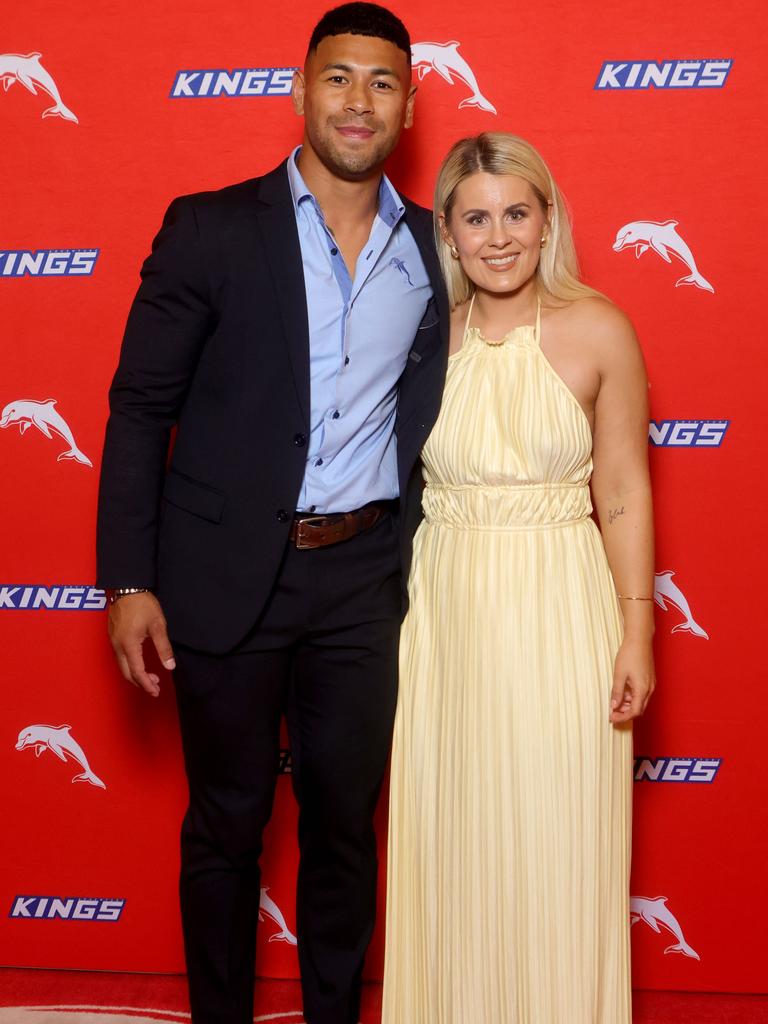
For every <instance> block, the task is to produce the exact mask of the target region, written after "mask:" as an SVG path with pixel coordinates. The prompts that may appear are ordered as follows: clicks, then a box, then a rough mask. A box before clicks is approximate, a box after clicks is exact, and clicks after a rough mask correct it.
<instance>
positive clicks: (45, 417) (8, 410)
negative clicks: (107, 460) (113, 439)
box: [0, 398, 93, 466]
mask: <svg viewBox="0 0 768 1024" xmlns="http://www.w3.org/2000/svg"><path fill="white" fill-rule="evenodd" d="M55 405H56V399H55V398H46V400H45V401H44V402H35V401H33V400H32V399H29V398H20V399H18V401H16V402H9V403H8V405H6V407H5V408H4V409H3V413H2V416H0V428H2V429H5V428H6V427H12V426H18V428H19V430H20V431H21V433H22V434H25V433H26V432H27V430H28V429H29V428H30V427H37V429H38V430H39V431H40V432H41V433H43V434H45V436H46V437H48V438H50V437H51V436H52V435H51V431H53V432H54V434H58V435H59V437H63V438H64V440H65V441H66V442H67V444H68V445H69V448H68V449H67V451H65V452H61V453H60V454H59V455H57V456H56V461H57V462H61V460H62V459H74V460H75V461H76V462H80V463H82V464H83V465H84V466H93V463H92V462H91V460H90V459H89V458H88V456H87V455H86V454H85V453H84V452H81V451H80V449H79V448H78V447H77V445H76V444H75V438H74V435H73V434H72V431H71V430H70V429H69V425H68V424H67V421H66V420H65V419H64V417H63V416H61V415H60V414H59V413H58V412H57V411H56V410H55V409H54V406H55Z"/></svg>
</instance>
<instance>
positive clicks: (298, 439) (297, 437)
mask: <svg viewBox="0 0 768 1024" xmlns="http://www.w3.org/2000/svg"><path fill="white" fill-rule="evenodd" d="M293 443H294V444H295V445H296V447H297V448H303V447H304V445H305V444H306V443H307V439H306V437H305V436H304V435H303V434H294V435H293Z"/></svg>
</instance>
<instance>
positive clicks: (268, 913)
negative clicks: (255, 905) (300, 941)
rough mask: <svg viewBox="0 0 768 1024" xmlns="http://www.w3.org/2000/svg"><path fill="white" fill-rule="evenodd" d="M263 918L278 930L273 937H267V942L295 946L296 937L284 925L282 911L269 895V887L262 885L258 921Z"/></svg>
mask: <svg viewBox="0 0 768 1024" xmlns="http://www.w3.org/2000/svg"><path fill="white" fill-rule="evenodd" d="M265 917H268V918H269V919H270V920H271V921H274V923H275V924H276V925H277V927H278V928H279V929H280V931H278V932H275V934H274V935H270V936H269V939H268V941H269V942H288V943H289V944H290V945H291V946H295V945H296V936H295V935H294V934H293V932H292V931H291V930H290V928H289V927H288V925H287V924H286V921H285V918H284V917H283V912H282V910H281V909H280V907H278V905H277V904H276V903H275V901H274V900H273V899H272V897H271V896H270V895H269V886H265V885H262V887H261V897H260V900H259V920H260V921H263V920H264V918H265Z"/></svg>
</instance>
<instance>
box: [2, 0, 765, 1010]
mask: <svg viewBox="0 0 768 1024" xmlns="http://www.w3.org/2000/svg"><path fill="white" fill-rule="evenodd" d="M327 6H329V5H328V4H327V3H325V2H324V0H323V2H317V0H310V2H304V3H301V4H295V3H289V2H288V0H273V2H272V3H271V4H270V5H269V7H268V8H265V7H264V5H262V4H257V3H254V2H252V0H251V2H246V0H224V2H223V3H221V4H219V5H218V6H215V7H214V6H211V5H210V4H207V3H202V2H200V0H188V2H183V0H167V2H165V3H162V4H157V3H150V2H149V0H136V2H135V3H133V4H130V5H127V4H118V3H111V2H104V3H100V4H96V5H92V6H90V7H86V8H83V9H82V10H78V11H75V10H74V8H72V6H71V5H66V4H53V3H50V2H42V0H28V2H27V3H25V4H23V5H22V4H16V5H13V7H12V8H10V9H9V10H7V11H6V12H4V16H3V20H2V24H0V82H2V85H3V88H2V90H0V133H1V137H2V140H3V148H2V151H3V159H2V187H1V189H0V193H1V195H2V199H1V206H0V311H1V313H0V332H1V333H0V338H1V339H2V342H1V343H0V464H1V465H2V484H3V501H2V505H1V506H0V526H1V528H2V558H1V560H0V631H2V635H1V637H0V650H1V651H2V655H3V660H2V668H3V671H2V678H3V689H2V704H3V712H2V728H1V729H0V766H1V768H2V770H1V772H0V787H2V806H3V809H4V826H5V827H4V841H3V853H2V873H1V874H0V963H2V964H4V965H12V966H28V967H59V968H84V969H105V970H115V971H121V970H124V971H158V972H172V971H181V970H183V958H182V947H181V933H180V927H179V921H178V912H177V903H176V878H177V870H178V851H177V834H178V828H179V823H180V818H181V815H182V813H183V810H184V804H185V782H184V778H183V772H182V766H181V751H180V744H179V738H178V731H177V724H176V717H175V709H174V702H173V693H172V683H171V679H170V678H169V677H168V676H167V675H164V678H163V682H162V694H161V698H160V700H159V701H153V700H150V699H149V698H148V697H146V696H145V695H144V694H143V693H140V692H139V691H138V690H136V689H134V688H133V687H131V686H130V685H129V684H127V683H125V682H124V681H123V680H122V678H121V677H120V676H119V675H118V673H117V670H116V668H115V666H114V664H113V660H112V656H111V649H110V647H109V645H108V642H107V637H106V613H105V610H104V609H105V599H104V595H103V593H102V592H100V591H99V590H97V589H95V588H94V587H93V585H92V581H93V578H94V573H95V567H94V523H95V506H96V491H97V480H98V469H99V459H100V452H101V445H102V438H103V432H104V425H105V421H106V417H107V388H108V385H109V382H110V379H111V376H112V373H113V371H114V368H115V364H116V360H117V356H118V350H119V345H120V340H121V334H122V328H123V325H124V322H125V317H126V314H127V311H128V308H129V304H130V302H131V299H132V296H133V294H134V292H135V289H136V287H137V284H138V270H139V266H140V264H141V262H142V260H143V258H144V257H145V255H146V254H147V252H148V249H149V245H150V242H151V239H152V237H153V235H154V234H155V232H156V231H157V229H158V227H159V225H160V222H161V219H162V215H163V212H164V210H165V208H166V207H167V205H168V203H169V202H170V200H171V199H172V198H173V197H174V196H176V195H179V194H182V193H187V192H194V191H200V190H203V189H212V188H217V187H220V186H223V185H226V184H230V183H232V182H235V181H239V180H242V179H245V178H249V177H253V176H255V175H257V174H261V173H263V172H265V171H267V170H269V169H271V168H272V167H273V166H275V165H276V164H277V163H278V162H279V161H280V160H281V159H282V158H283V157H284V156H285V155H286V154H287V153H288V151H289V150H290V149H291V148H292V147H293V146H294V145H295V144H296V143H297V142H298V141H299V139H300V137H301V121H300V120H299V119H298V118H296V117H295V116H294V114H293V111H292V108H291V105H290V100H289V95H288V94H289V90H290V85H291V76H292V71H293V69H294V68H295V67H296V66H297V65H300V64H301V63H302V60H303V56H304V51H305V48H306V41H307V39H308V37H309V34H310V31H311V29H312V27H313V25H314V23H315V21H316V20H317V18H318V17H319V16H320V14H321V13H322V12H323V11H324V10H325V9H326V7H327ZM393 9H394V10H395V11H396V12H397V13H398V14H400V15H401V16H402V17H403V18H404V20H405V21H406V23H407V24H408V27H409V29H410V32H411V36H412V39H413V43H414V45H413V66H414V78H415V80H416V81H417V82H418V85H419V91H418V98H417V105H416V107H417V109H416V122H415V125H414V127H413V128H412V129H411V130H410V131H409V132H407V133H405V136H404V138H403V141H402V144H401V147H400V149H399V150H398V152H397V154H396V157H395V158H394V159H393V161H392V164H391V167H390V174H391V176H392V178H393V180H394V182H395V184H396V185H397V187H398V188H399V189H400V190H401V191H403V192H405V193H406V194H408V195H410V196H411V197H412V198H414V199H416V200H418V201H420V202H422V203H424V204H425V205H430V197H431V192H432V187H433V182H434V179H435V175H436V171H437V168H438V166H439V163H440V161H441V159H442V157H443V156H444V154H445V153H446V151H447V150H448V148H449V146H450V145H451V144H452V143H453V142H454V141H455V140H456V139H457V138H460V137H462V136H464V135H469V134H475V133H477V132H479V131H482V130H486V129H505V130H511V131H514V132H515V133H517V134H519V135H522V136H524V137H526V138H528V139H530V140H531V141H532V142H533V143H534V144H535V145H536V146H538V147H539V148H540V150H541V151H542V153H543V154H544V156H545V158H546V159H547V160H548V161H549V162H550V165H551V167H552V169H553V172H554V174H555V177H556V178H557V180H558V181H559V183H560V185H561V187H562V188H563V190H564V192H565V194H566V196H567V198H568V200H569V204H570V207H571V210H572V215H573V220H574V224H575V234H576V240H577V245H578V248H579V252H580V256H581V261H582V267H583V271H584V276H585V278H586V280H587V281H589V283H591V284H592V285H594V286H595V287H597V288H599V289H600V290H602V291H604V292H605V293H607V294H608V295H609V296H611V297H612V298H613V299H614V300H615V301H616V302H617V303H618V304H619V305H620V306H621V307H623V308H624V309H625V310H626V311H627V312H628V313H629V315H630V316H631V317H632V319H633V321H634V323H635V325H636V327H637V330H638V334H639V336H640V340H641V343H642V347H643V350H644V352H645V356H646V360H647V365H648V371H649V377H650V385H651V392H650V396H651V422H650V424H649V431H648V443H649V448H650V456H651V463H652V470H653V478H654V486H655V494H656V521H657V531H658V547H657V550H658V554H657V574H656V591H655V600H656V605H657V660H658V677H659V688H658V691H657V694H656V696H655V698H654V701H653V703H652V707H651V709H650V711H649V713H648V715H647V717H646V719H645V720H644V721H642V722H641V723H640V724H639V725H638V727H637V729H636V739H635V754H636V761H635V797H636V799H635V825H634V864H633V878H632V889H631V892H632V902H631V920H632V923H633V927H632V940H633V952H634V979H635V984H636V985H637V986H639V987H652V988H654V987H656V988H671V989H698V990H723V991H765V990H766V989H768V972H767V971H766V959H765V944H764V937H763V931H764V927H763V921H762V917H763V915H762V913H761V910H764V909H765V907H766V894H767V893H766V883H765V871H764V866H765V863H766V858H767V857H768V841H767V840H766V829H765V806H766V791H765V787H764V782H763V780H764V776H765V771H764V766H763V756H764V749H765V742H764V738H763V734H764V711H763V706H762V696H763V693H764V681H765V667H764V664H763V658H762V653H761V648H760V647H759V643H760V638H761V637H762V636H763V628H764V627H763V624H762V614H761V612H760V610H759V609H760V607H761V603H762V597H763V590H764V586H765V581H766V571H767V569H768V566H767V565H766V555H765V545H764V544H763V542H762V540H763V536H764V526H763V518H764V513H765V505H766V484H765V478H764V474H763V472H762V467H763V461H764V460H763V458H762V457H761V456H760V455H759V452H760V451H763V438H764V434H763V432H762V427H761V426H760V424H761V423H763V422H764V417H765V398H764V395H765V375H766V369H767V367H766V360H765V356H764V346H765V330H764V327H763V324H762V322H761V318H760V315H759V313H760V307H759V306H758V296H759V295H760V294H761V292H762V277H763V271H762V264H763V262H764V254H763V247H762V243H763V239H764V238H765V237H766V230H767V229H768V223H766V220H767V218H766V211H765V206H766V204H765V196H764V190H765V172H764V167H765V161H766V158H767V157H768V146H767V145H766V141H765V132H764V126H763V119H764V103H765V89H764V80H765V68H766V54H765V52H762V53H761V52H760V51H759V49H758V46H759V45H762V36H763V33H762V10H761V7H760V6H758V3H757V2H756V0H747V2H745V3H742V4H741V5H740V7H739V17H738V18H736V17H734V16H730V17H725V18H723V17H722V7H721V5H720V4H717V3H715V2H714V0H698V2H694V0H677V2H676V3H674V4H670V3H669V2H668V0H648V2H647V3H646V4H644V5H642V6H641V5H634V4H628V3H624V4H622V3H619V4H612V5H606V6H604V5H603V4H601V3H598V2H597V0H582V2H578V3H577V2H571V0H566V2H563V0H540V2H539V3H537V4H535V5H531V6H528V7H526V6H522V7H520V6H514V5H511V6H510V5H508V6H500V5H498V4H495V3H491V2H489V0H479V2H477V3H474V4H472V5H467V4H464V3H461V2H459V0H440V2H437V0H412V2H411V3H410V4H409V5H408V6H407V7H406V6H405V5H404V4H403V3H402V2H397V3H395V4H394V5H393ZM758 39H759V40H760V41H761V42H760V43H756V40H758ZM290 768H291V765H290V758H289V756H288V754H287V752H286V753H285V754H284V755H283V758H282V761H281V765H280V772H281V774H280V779H279V782H278V795H277V802H276V810H275V815H274V818H273V821H272V824H271V826H270V831H269V835H268V840H267V852H266V853H265V856H264V868H263V888H262V905H261V911H262V915H261V916H262V918H263V923H262V925H261V927H260V936H259V947H258V963H257V967H258V970H259V972H260V973H262V974H265V975H275V976H286V977H290V976H294V975H296V974H297V962H296V951H295V942H296V940H295V920H296V918H295V902H294V892H293V887H294V877H295V870H296V856H297V855H296V841H295V825H296V811H295V806H294V803H293V797H292V793H291V785H290ZM379 820H380V824H381V829H380V845H381V847H382V853H383V850H384V846H385V835H384V824H385V820H386V819H385V808H384V805H383V803H382V807H381V808H380V815H379ZM382 860H383V858H382ZM468 884H469V883H468ZM381 959H382V935H381V929H379V932H378V933H377V935H376V938H375V940H374V944H373V946H372V949H371V954H370V956H369V961H368V973H369V975H370V976H371V977H379V976H380V972H381Z"/></svg>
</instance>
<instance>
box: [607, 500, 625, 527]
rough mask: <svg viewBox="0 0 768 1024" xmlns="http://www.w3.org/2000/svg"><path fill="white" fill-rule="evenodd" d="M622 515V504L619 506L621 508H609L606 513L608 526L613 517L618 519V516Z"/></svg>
mask: <svg viewBox="0 0 768 1024" xmlns="http://www.w3.org/2000/svg"><path fill="white" fill-rule="evenodd" d="M623 515H624V506H623V505H622V506H621V508H614V509H611V511H610V512H609V513H608V525H609V526H610V525H611V523H612V522H613V521H614V519H618V518H619V516H623Z"/></svg>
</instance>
